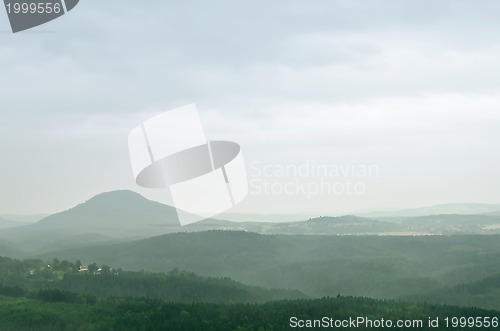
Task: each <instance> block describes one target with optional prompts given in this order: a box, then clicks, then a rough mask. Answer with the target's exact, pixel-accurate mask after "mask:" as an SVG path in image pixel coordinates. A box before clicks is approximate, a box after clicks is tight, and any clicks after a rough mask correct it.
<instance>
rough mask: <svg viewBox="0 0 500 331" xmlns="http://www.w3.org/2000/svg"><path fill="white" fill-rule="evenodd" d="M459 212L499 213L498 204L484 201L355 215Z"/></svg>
mask: <svg viewBox="0 0 500 331" xmlns="http://www.w3.org/2000/svg"><path fill="white" fill-rule="evenodd" d="M443 214H460V215H482V214H496V215H500V204H486V203H454V204H453V203H452V204H442V205H435V206H430V207H421V208H411V209H395V210H372V211H359V212H356V215H359V216H365V217H395V216H398V217H417V216H428V215H443Z"/></svg>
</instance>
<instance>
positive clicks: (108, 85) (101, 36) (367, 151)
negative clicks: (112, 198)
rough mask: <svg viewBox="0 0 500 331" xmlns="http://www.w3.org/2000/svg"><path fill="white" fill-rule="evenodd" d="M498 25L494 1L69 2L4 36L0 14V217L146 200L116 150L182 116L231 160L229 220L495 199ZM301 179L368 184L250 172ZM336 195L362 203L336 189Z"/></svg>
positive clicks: (499, 162) (499, 181) (499, 198)
mask: <svg viewBox="0 0 500 331" xmlns="http://www.w3.org/2000/svg"><path fill="white" fill-rule="evenodd" d="M499 13H500V2H499V1H495V0H492V1H458V0H455V1H445V0H442V1H424V0H419V1H389V0H387V1H373V0H372V1H368V0H367V1H333V0H328V1H289V0H287V1H269V0H266V1H232V0H228V1H185V0H183V1H180V0H177V1H164V0H163V1H159V0H158V1H153V0H150V1H128V0H120V1H114V0H113V1H112V0H108V1H98V0H82V1H81V2H80V4H79V5H78V6H77V7H76V8H75V9H74V10H72V11H71V12H70V13H68V14H67V15H65V16H63V17H61V18H59V19H57V20H55V21H53V22H50V23H48V24H45V25H43V26H40V27H37V28H35V29H32V30H29V31H27V32H23V33H18V34H12V33H10V32H9V28H10V26H9V23H8V20H7V15H6V13H5V11H3V10H0V138H1V139H0V153H1V154H0V155H1V156H0V157H1V159H0V161H1V162H0V170H1V171H0V213H21V214H28V213H40V212H43V213H45V212H56V211H60V210H64V209H67V208H70V207H72V206H74V205H76V204H78V203H80V202H82V201H85V200H86V199H88V198H90V197H91V196H93V195H96V194H98V193H101V192H104V191H110V190H115V189H132V190H135V191H138V192H140V193H141V194H143V195H146V196H149V197H153V198H156V199H161V197H162V196H163V194H164V193H163V192H151V191H150V190H145V189H140V188H139V187H137V186H136V185H135V183H134V178H133V175H132V171H131V168H130V161H129V155H128V147H127V136H128V133H129V131H130V130H131V129H132V128H133V127H135V126H136V125H138V124H139V123H140V122H141V121H143V120H145V119H147V118H149V117H151V116H152V115H154V114H156V113H157V112H159V111H162V110H168V109H170V108H174V107H178V106H182V105H185V104H189V103H197V105H198V108H199V111H200V116H201V117H202V120H203V124H204V126H205V131H206V133H207V135H208V136H209V138H211V139H220V140H231V141H235V142H238V143H239V144H240V145H241V146H242V150H243V155H244V157H245V161H246V163H247V167H248V173H249V179H250V182H251V192H250V195H249V196H248V198H247V199H246V200H245V201H244V202H243V203H242V204H241V205H240V206H238V207H237V208H236V209H235V210H234V211H235V212H247V211H251V212H260V213H268V212H273V213H275V212H286V213H295V212H306V211H308V212H322V213H323V212H329V213H336V212H343V211H349V210H360V209H371V208H406V207H419V206H426V205H433V204H440V203H453V202H484V203H500V193H499V192H500V190H499V189H498V187H499V186H500V178H499V175H498V169H500V156H499V150H500V130H499V128H500V93H499V92H500V79H499V77H500V60H499V59H500V20H498V15H499ZM304 165H305V166H304ZM316 165H318V166H320V165H324V166H328V167H337V169H338V168H339V167H351V168H352V167H354V166H355V167H357V168H358V169H359V168H360V167H367V166H375V167H376V169H377V172H376V173H372V174H371V175H370V176H367V177H359V176H354V175H353V174H352V173H350V174H349V173H348V174H344V175H341V176H328V178H319V177H315V176H313V175H311V174H309V175H306V176H299V177H300V178H297V176H294V175H293V174H290V173H289V174H285V175H283V176H280V175H279V174H278V175H276V176H275V174H274V175H269V174H267V175H265V174H263V173H262V172H263V170H266V171H267V172H269V171H268V170H272V171H274V170H279V169H280V167H284V166H288V167H289V169H290V168H293V167H296V168H298V167H300V166H303V167H307V168H309V169H311V168H312V167H314V166H316ZM346 169H347V168H346ZM322 180H323V183H327V184H323V189H322V190H323V192H319V193H316V192H315V191H314V189H315V187H314V186H309V188H310V190H309V191H307V192H305V191H304V190H303V186H304V185H306V184H307V185H311V183H312V185H320V184H321V183H322V182H321V181H322ZM348 182H352V183H354V184H357V185H358V187H357V188H358V190H361V188H363V191H362V192H361V191H360V192H358V193H357V194H352V195H350V194H347V193H346V192H344V193H339V192H338V189H339V187H341V186H342V185H344V187H346V186H347V185H348ZM264 183H267V184H269V185H273V187H274V189H275V190H278V189H279V188H280V187H284V185H287V184H288V185H289V186H288V188H292V190H294V189H295V188H297V190H296V192H295V191H294V192H293V194H274V193H272V192H271V194H265V192H264V190H262V188H263V185H264ZM280 185H281V186H280ZM301 185H302V187H301ZM328 185H330V186H333V185H337V186H336V188H337V192H336V193H335V192H334V193H332V192H326V191H325V187H328ZM338 185H340V186H338ZM259 188H260V189H261V190H260V191H259ZM275 193H276V192H275ZM164 202H168V200H166V201H164Z"/></svg>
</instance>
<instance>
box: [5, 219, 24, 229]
mask: <svg viewBox="0 0 500 331" xmlns="http://www.w3.org/2000/svg"><path fill="white" fill-rule="evenodd" d="M20 225H23V223H19V222H16V221H13V220H9V219H5V218H2V217H0V229H5V228H11V227H14V226H20Z"/></svg>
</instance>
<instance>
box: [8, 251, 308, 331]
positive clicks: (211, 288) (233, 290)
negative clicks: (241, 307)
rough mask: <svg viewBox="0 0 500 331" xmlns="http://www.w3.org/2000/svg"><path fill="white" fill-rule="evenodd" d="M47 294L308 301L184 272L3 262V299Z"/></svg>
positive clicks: (289, 293) (55, 262)
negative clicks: (44, 291) (41, 293)
mask: <svg viewBox="0 0 500 331" xmlns="http://www.w3.org/2000/svg"><path fill="white" fill-rule="evenodd" d="M81 269H84V270H81ZM47 289H49V290H54V289H55V290H62V291H70V292H74V293H78V294H82V295H90V296H95V297H98V298H109V297H146V298H152V299H162V300H167V301H175V302H187V303H191V302H216V303H230V302H241V303H254V302H266V301H270V300H280V299H294V298H306V297H307V296H306V295H305V294H303V293H301V292H299V291H294V290H281V289H265V288H262V287H257V286H247V285H243V284H241V283H239V282H236V281H234V280H231V279H229V278H214V277H201V276H197V275H195V274H194V273H191V272H183V271H179V270H172V271H170V272H168V273H148V272H127V271H123V270H121V269H114V268H113V267H110V266H108V265H97V264H95V263H93V264H90V265H84V266H82V264H81V262H80V261H77V262H74V263H72V262H68V261H59V260H57V259H55V260H53V261H50V262H44V261H42V260H25V261H19V260H14V259H10V258H4V257H0V294H9V293H18V294H19V295H28V296H29V295H33V293H35V292H36V291H38V290H47ZM0 330H1V328H0Z"/></svg>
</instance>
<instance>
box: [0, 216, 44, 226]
mask: <svg viewBox="0 0 500 331" xmlns="http://www.w3.org/2000/svg"><path fill="white" fill-rule="evenodd" d="M49 215H50V214H34V215H18V214H3V215H0V218H3V219H6V220H10V221H14V222H19V223H21V224H32V223H36V222H38V221H39V220H41V219H42V218H45V217H47V216H49Z"/></svg>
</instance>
